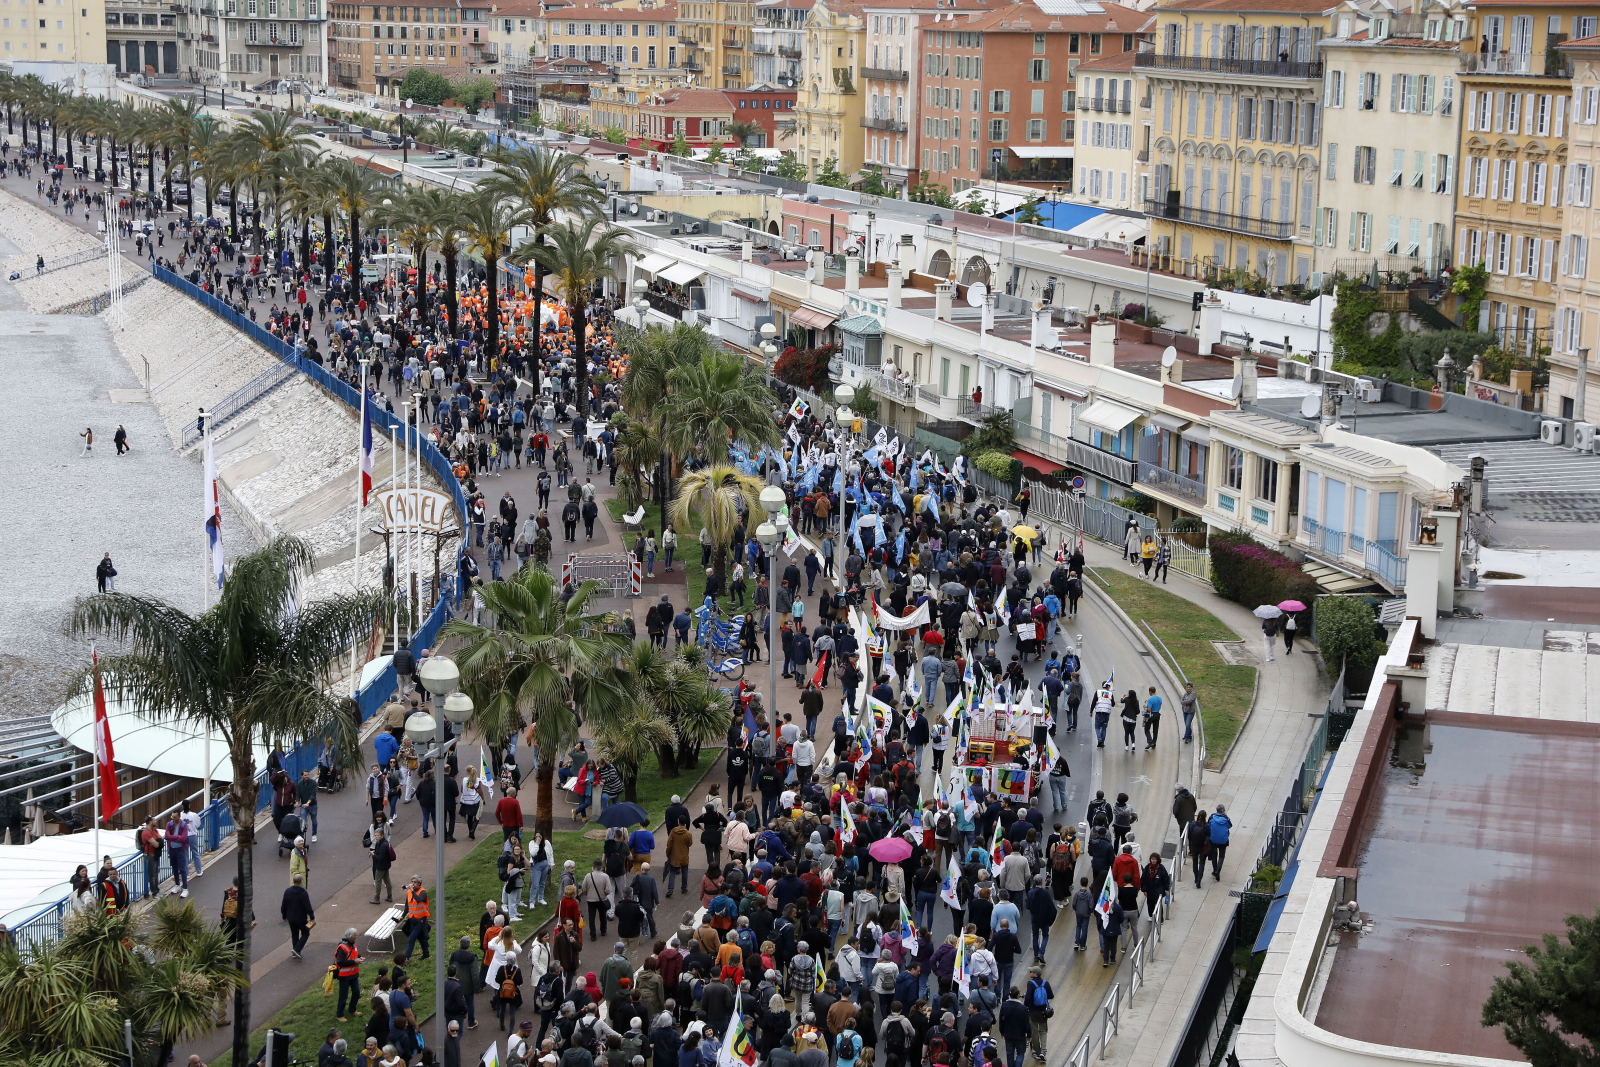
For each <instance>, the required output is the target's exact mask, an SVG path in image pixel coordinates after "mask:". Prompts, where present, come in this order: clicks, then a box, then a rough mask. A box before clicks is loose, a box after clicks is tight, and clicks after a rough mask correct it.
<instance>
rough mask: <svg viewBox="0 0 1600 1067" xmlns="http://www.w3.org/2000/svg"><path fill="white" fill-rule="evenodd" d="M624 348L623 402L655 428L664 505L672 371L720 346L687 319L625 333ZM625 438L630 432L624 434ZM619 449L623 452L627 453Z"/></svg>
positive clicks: (667, 497)
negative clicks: (625, 363) (664, 325)
mask: <svg viewBox="0 0 1600 1067" xmlns="http://www.w3.org/2000/svg"><path fill="white" fill-rule="evenodd" d="M622 347H623V350H624V351H626V352H627V354H628V376H627V377H626V378H624V379H623V382H622V405H623V407H624V408H625V409H626V410H627V411H628V412H629V413H630V414H631V415H633V416H634V417H635V418H638V419H641V420H644V421H645V422H647V423H648V424H649V425H650V426H651V427H652V428H653V429H654V431H655V440H656V442H657V444H658V455H657V460H658V461H659V463H660V470H659V471H658V474H657V477H656V485H655V491H656V500H657V502H658V503H659V504H661V506H662V507H666V504H667V501H668V500H670V499H671V498H672V494H671V491H670V490H671V481H672V473H671V472H672V459H671V450H670V448H669V447H667V446H666V437H667V408H666V399H667V387H668V379H669V376H670V375H671V373H672V371H674V370H675V369H677V368H678V367H685V366H690V365H693V364H695V363H699V362H701V361H702V360H705V359H709V358H710V357H711V355H712V354H713V353H714V352H716V350H717V346H716V344H715V343H714V342H713V341H712V340H711V337H710V335H708V334H707V333H705V332H704V331H702V330H697V329H695V328H694V327H693V326H690V325H689V324H688V323H686V322H680V323H677V324H675V325H674V326H673V327H672V329H670V330H664V329H662V328H661V327H659V326H652V327H649V328H648V329H645V330H641V331H635V332H633V333H630V334H625V335H624V339H623V342H622ZM623 436H624V438H626V437H627V434H624V435H623ZM624 454H625V453H622V451H621V449H620V448H619V455H624Z"/></svg>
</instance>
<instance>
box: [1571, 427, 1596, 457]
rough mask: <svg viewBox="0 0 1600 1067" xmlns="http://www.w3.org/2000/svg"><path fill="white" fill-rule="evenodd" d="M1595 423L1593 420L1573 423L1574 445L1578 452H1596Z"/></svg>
mask: <svg viewBox="0 0 1600 1067" xmlns="http://www.w3.org/2000/svg"><path fill="white" fill-rule="evenodd" d="M1595 430H1596V427H1595V424H1594V423H1592V422H1575V423H1573V424H1572V447H1573V449H1574V451H1578V452H1589V453H1593V452H1594V439H1595Z"/></svg>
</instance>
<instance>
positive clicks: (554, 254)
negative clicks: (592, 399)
mask: <svg viewBox="0 0 1600 1067" xmlns="http://www.w3.org/2000/svg"><path fill="white" fill-rule="evenodd" d="M546 232H548V234H549V237H550V243H549V244H532V245H526V246H524V248H523V249H519V250H518V252H519V255H520V254H521V253H522V252H523V251H526V252H527V254H528V255H529V256H531V257H532V259H533V261H534V262H535V263H538V264H540V265H541V266H543V267H544V271H545V273H546V274H552V275H554V276H555V279H556V284H557V285H558V286H560V288H561V292H562V293H563V295H565V296H566V298H567V311H568V313H569V314H570V315H571V316H572V344H573V348H574V352H573V357H574V362H575V363H576V364H577V366H578V376H577V394H578V409H579V411H581V412H584V413H585V414H587V413H588V411H589V339H588V336H587V329H586V327H587V326H588V323H587V321H586V319H587V315H586V308H587V305H588V302H589V295H590V294H591V293H592V292H593V291H594V289H595V287H596V286H598V285H599V284H600V283H601V282H602V281H603V280H604V279H606V278H613V277H615V276H616V268H615V267H614V266H613V265H612V264H613V263H616V262H620V261H621V259H622V257H623V256H627V255H632V254H633V252H634V246H633V242H632V241H631V240H629V238H628V236H627V235H626V234H625V233H624V232H623V231H622V230H620V229H618V228H617V227H615V226H612V225H611V224H610V223H608V222H606V221H605V219H604V217H603V216H598V217H597V216H593V215H591V216H590V217H589V218H588V219H586V220H585V221H584V222H582V223H571V222H569V223H566V224H565V225H561V226H552V227H550V228H549V229H548V231H546Z"/></svg>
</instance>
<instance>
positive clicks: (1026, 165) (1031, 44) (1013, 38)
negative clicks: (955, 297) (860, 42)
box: [918, 3, 1154, 192]
mask: <svg viewBox="0 0 1600 1067" xmlns="http://www.w3.org/2000/svg"><path fill="white" fill-rule="evenodd" d="M1047 8H1048V10H1046V9H1041V8H1040V7H1038V6H1036V5H1034V4H1032V3H1023V4H1016V5H1010V6H1008V7H1007V8H1005V9H1004V10H1000V11H993V12H984V13H973V14H968V13H954V14H947V15H946V16H945V17H944V18H943V19H941V20H939V21H936V22H934V23H931V24H929V25H927V26H925V28H924V30H923V45H922V53H921V54H922V66H923V69H922V71H921V81H922V91H921V93H920V94H919V96H918V108H919V125H920V128H919V135H920V141H919V154H920V156H921V158H920V160H919V163H920V165H921V170H922V181H924V182H928V183H932V184H936V185H942V186H945V187H947V188H948V189H949V190H950V191H951V192H960V191H962V190H964V189H967V188H970V187H971V186H973V185H976V184H978V183H979V182H980V181H983V180H984V179H998V180H1000V181H1013V182H1023V183H1030V182H1031V183H1040V184H1049V185H1063V186H1067V187H1070V186H1071V183H1072V167H1073V163H1072V159H1073V146H1074V144H1075V143H1076V137H1077V124H1078V118H1079V116H1078V112H1077V105H1076V91H1077V90H1076V71H1077V67H1078V64H1079V63H1081V62H1084V61H1087V60H1091V59H1099V58H1102V57H1106V56H1110V55H1116V54H1119V53H1122V52H1132V51H1135V50H1136V49H1137V48H1138V47H1139V44H1140V42H1141V40H1143V39H1144V35H1145V34H1147V33H1148V31H1149V28H1150V27H1151V26H1152V24H1153V22H1154V20H1153V19H1152V18H1151V16H1149V15H1146V14H1143V13H1141V12H1139V11H1136V10H1134V9H1133V8H1131V7H1122V6H1120V5H1117V4H1106V3H1088V4H1072V5H1070V9H1071V11H1072V12H1074V13H1070V14H1069V13H1061V14H1052V13H1050V12H1051V11H1055V10H1058V9H1060V5H1056V4H1053V3H1051V4H1048V5H1047Z"/></svg>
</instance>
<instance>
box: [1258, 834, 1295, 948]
mask: <svg viewBox="0 0 1600 1067" xmlns="http://www.w3.org/2000/svg"><path fill="white" fill-rule="evenodd" d="M1307 817H1308V818H1309V816H1307ZM1299 869H1300V860H1299V859H1298V858H1296V859H1295V861H1294V862H1293V863H1291V864H1289V869H1288V870H1286V871H1284V872H1283V881H1281V882H1279V883H1278V891H1277V892H1276V893H1275V894H1274V895H1273V897H1272V904H1271V905H1270V906H1268V908H1267V917H1266V918H1265V919H1264V920H1262V922H1261V933H1259V934H1257V935H1256V945H1255V948H1252V949H1251V950H1250V951H1251V953H1252V954H1254V953H1257V952H1265V951H1266V950H1267V946H1268V945H1269V944H1271V943H1272V935H1273V934H1274V933H1276V932H1277V930H1278V920H1279V919H1280V918H1282V917H1283V907H1284V905H1285V904H1287V903H1288V902H1289V890H1290V889H1291V888H1293V886H1294V876H1295V872H1296V871H1298V870H1299Z"/></svg>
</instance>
